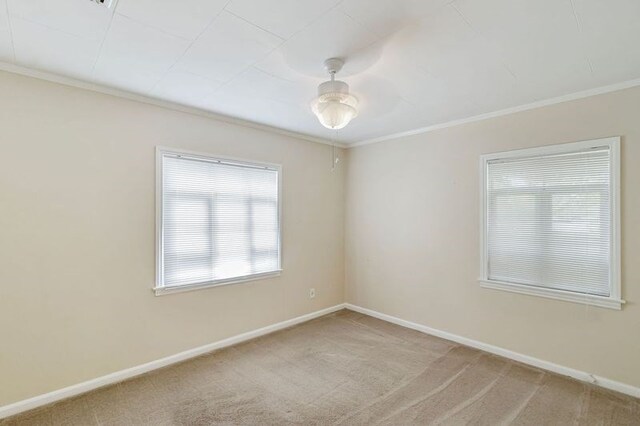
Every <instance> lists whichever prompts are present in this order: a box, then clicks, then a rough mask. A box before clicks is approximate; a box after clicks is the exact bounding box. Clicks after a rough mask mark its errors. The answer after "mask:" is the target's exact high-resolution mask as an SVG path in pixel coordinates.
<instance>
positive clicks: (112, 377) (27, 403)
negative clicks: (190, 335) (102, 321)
mask: <svg viewBox="0 0 640 426" xmlns="http://www.w3.org/2000/svg"><path fill="white" fill-rule="evenodd" d="M344 308H345V305H344V304H339V305H336V306H332V307H330V308H325V309H321V310H319V311H316V312H312V313H310V314H306V315H302V316H299V317H296V318H292V319H289V320H286V321H282V322H279V323H277V324H272V325H269V326H266V327H262V328H259V329H257V330H253V331H249V332H246V333H242V334H238V335H237V336H233V337H229V338H227V339H223V340H219V341H217V342H214V343H210V344H208V345H204V346H200V347H198V348H194V349H190V350H188V351H184V352H180V353H177V354H175V355H170V356H168V357H165V358H161V359H158V360H155V361H151V362H148V363H146V364H142V365H137V366H135V367H131V368H127V369H126V370H120V371H116V372H115V373H111V374H107V375H106V376H102V377H98V378H97V379H92V380H88V381H86V382H82V383H78V384H75V385H72V386H69V387H66V388H62V389H59V390H56V391H53V392H49V393H45V394H42V395H38V396H35V397H33V398H29V399H25V400H22V401H18V402H15V403H13V404H9V405H5V406H4V407H0V419H3V418H6V417H10V416H13V415H16V414H19V413H22V412H23V411H28V410H32V409H34V408H38V407H41V406H43V405H47V404H51V403H53V402H57V401H60V400H63V399H67V398H71V397H73V396H76V395H79V394H82V393H85V392H89V391H92V390H94V389H98V388H101V387H103V386H107V385H111V384H114V383H118V382H121V381H123V380H127V379H130V378H132V377H136V376H139V375H141V374H144V373H147V372H149V371H153V370H157V369H159V368H162V367H166V366H168V365H171V364H175V363H178V362H181V361H185V360H188V359H190V358H195V357H197V356H200V355H204V354H206V353H208V352H212V351H215V350H217V349H222V348H225V347H227V346H231V345H235V344H237V343H241V342H244V341H247V340H251V339H254V338H256V337H260V336H264V335H265V334H269V333H273V332H274V331H278V330H282V329H284V328H287V327H291V326H292V325H296V324H300V323H303V322H306V321H309V320H312V319H314V318H318V317H321V316H323V315H327V314H330V313H332V312H336V311H339V310H341V309H344Z"/></svg>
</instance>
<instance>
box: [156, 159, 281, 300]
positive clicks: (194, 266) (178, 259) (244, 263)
mask: <svg viewBox="0 0 640 426" xmlns="http://www.w3.org/2000/svg"><path fill="white" fill-rule="evenodd" d="M279 179H280V171H279V167H278V166H273V165H265V164H256V163H248V162H244V161H235V160H227V159H220V158H213V157H208V156H204V155H198V154H189V153H184V152H174V151H167V150H158V187H159V194H158V197H159V199H158V216H159V217H158V222H159V223H158V225H159V226H158V280H157V281H158V282H157V284H156V289H157V290H160V292H162V290H167V289H175V288H180V289H185V288H192V287H194V286H195V287H200V286H209V285H219V284H226V283H230V282H236V281H244V280H247V279H254V278H259V277H263V276H265V275H267V276H268V275H272V274H277V273H278V272H279V271H280V216H279V211H280V207H279V206H280V202H279V201H280V200H279Z"/></svg>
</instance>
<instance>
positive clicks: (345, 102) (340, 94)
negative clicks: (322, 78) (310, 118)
mask: <svg viewBox="0 0 640 426" xmlns="http://www.w3.org/2000/svg"><path fill="white" fill-rule="evenodd" d="M318 92H319V96H318V97H317V98H316V99H315V100H314V101H313V103H312V104H311V109H312V111H313V113H314V114H315V115H316V117H318V120H320V123H321V124H322V125H323V126H324V127H326V128H328V129H336V130H337V129H342V128H343V127H345V126H346V125H347V124H349V122H351V120H353V119H354V118H355V117H356V116H357V115H358V110H357V106H358V99H357V98H356V97H355V96H353V95H350V94H349V86H348V85H347V84H346V83H344V82H342V81H327V82H325V83H323V84H321V85H320V86H319V87H318Z"/></svg>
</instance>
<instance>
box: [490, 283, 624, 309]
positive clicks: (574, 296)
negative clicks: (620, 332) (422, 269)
mask: <svg viewBox="0 0 640 426" xmlns="http://www.w3.org/2000/svg"><path fill="white" fill-rule="evenodd" d="M478 281H479V282H480V287H483V288H490V289H493V290H504V291H509V292H512V293H519V294H527V295H530V296H538V297H545V298H547V299H556V300H564V301H566V302H574V303H582V304H585V305H592V306H599V307H601V308H609V309H616V310H621V309H622V305H623V304H624V303H625V301H624V300H621V299H614V298H611V297H603V296H594V295H591V294H579V293H571V292H568V291H562V290H554V289H550V288H540V287H532V286H527V285H521V284H513V283H508V282H502V281H492V280H482V279H481V280H478Z"/></svg>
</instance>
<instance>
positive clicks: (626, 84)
mask: <svg viewBox="0 0 640 426" xmlns="http://www.w3.org/2000/svg"><path fill="white" fill-rule="evenodd" d="M636 86H640V78H638V79H635V80H628V81H623V82H621V83H616V84H611V85H608V86H601V87H596V88H594V89H588V90H583V91H580V92H575V93H570V94H568V95H562V96H558V97H555V98H550V99H544V100H541V101H536V102H532V103H530V104H525V105H520V106H515V107H511V108H506V109H501V110H498V111H493V112H488V113H485V114H480V115H474V116H473V117H467V118H461V119H459V120H453V121H448V122H445V123H440V124H434V125H431V126H426V127H420V128H418V129H413V130H407V131H404V132H399V133H394V134H391V135H387V136H381V137H378V138H372V139H365V140H361V141H358V142H354V143H350V144H348V145H347V148H355V147H358V146H363V145H370V144H374V143H378V142H384V141H390V140H394V139H399V138H403V137H406V136H414V135H420V134H422V133H428V132H432V131H434V130H440V129H446V128H448V127H455V126H459V125H461V124H467V123H473V122H476V121H482V120H487V119H490V118H495V117H501V116H504V115H509V114H514V113H516V112H522V111H528V110H532V109H536V108H542V107H545V106H549V105H555V104H560V103H563V102H569V101H574V100H577V99H583V98H588V97H591V96H596V95H602V94H605V93H610V92H616V91H618V90H624V89H629V88H632V87H636Z"/></svg>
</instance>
